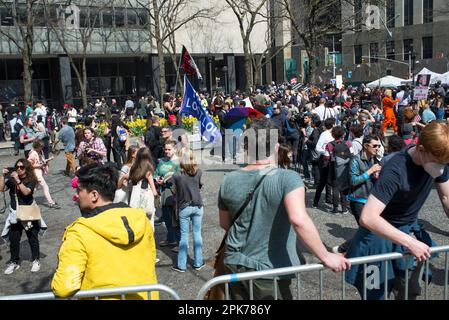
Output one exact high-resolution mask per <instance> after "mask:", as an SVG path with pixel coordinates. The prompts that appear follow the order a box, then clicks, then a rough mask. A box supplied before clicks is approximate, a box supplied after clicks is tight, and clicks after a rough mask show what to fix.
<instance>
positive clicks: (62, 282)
mask: <svg viewBox="0 0 449 320" xmlns="http://www.w3.org/2000/svg"><path fill="white" fill-rule="evenodd" d="M86 263H87V252H86V249H85V247H84V245H83V243H82V241H81V239H80V237H79V234H78V233H77V232H74V231H73V230H71V226H70V227H68V228H67V231H66V232H65V234H64V238H63V242H62V245H61V248H60V249H59V254H58V267H57V268H56V272H55V274H54V276H53V280H52V282H51V289H52V291H53V293H54V294H55V295H56V296H58V297H61V298H66V297H70V296H72V295H74V294H75V293H76V292H77V291H78V290H80V289H81V283H82V281H83V277H84V271H85V268H86Z"/></svg>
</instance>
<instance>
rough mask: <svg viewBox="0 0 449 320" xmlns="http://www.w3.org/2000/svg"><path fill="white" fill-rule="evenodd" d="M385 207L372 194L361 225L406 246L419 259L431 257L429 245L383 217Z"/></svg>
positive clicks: (366, 205)
mask: <svg viewBox="0 0 449 320" xmlns="http://www.w3.org/2000/svg"><path fill="white" fill-rule="evenodd" d="M385 207H386V205H385V204H384V203H383V202H382V201H380V200H379V199H377V198H376V197H375V196H373V195H370V196H369V198H368V202H367V203H366V204H365V206H364V207H363V210H362V214H361V216H360V221H359V222H360V225H361V226H363V227H365V228H367V229H369V230H371V231H372V232H374V233H376V234H377V235H379V236H381V237H383V238H385V239H388V240H390V241H392V242H394V243H396V244H400V245H402V246H404V247H406V248H407V249H408V250H409V251H410V253H411V254H412V255H413V256H414V257H415V258H416V259H418V261H422V260H426V259H427V258H430V248H429V246H428V245H426V244H425V243H423V242H421V241H418V240H416V239H415V238H412V237H411V236H409V235H408V234H406V233H404V232H402V231H400V230H399V229H397V228H395V227H394V226H393V225H391V224H390V223H389V222H388V221H387V220H385V219H384V218H383V217H381V214H382V212H383V211H384V209H385Z"/></svg>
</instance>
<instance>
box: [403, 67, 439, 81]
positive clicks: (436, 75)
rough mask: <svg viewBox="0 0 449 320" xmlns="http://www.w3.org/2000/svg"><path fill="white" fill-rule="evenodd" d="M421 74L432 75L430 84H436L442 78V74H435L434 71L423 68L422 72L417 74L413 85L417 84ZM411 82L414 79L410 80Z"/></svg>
mask: <svg viewBox="0 0 449 320" xmlns="http://www.w3.org/2000/svg"><path fill="white" fill-rule="evenodd" d="M420 74H430V75H431V77H430V84H435V83H436V82H437V81H438V79H439V78H440V77H441V76H442V74H441V73H436V72H433V71H432V70H429V69H427V68H423V69H422V70H421V71H420V72H418V73H417V74H416V76H415V78H414V81H413V83H415V82H416V81H417V79H418V76H419V75H420ZM409 80H410V81H411V80H412V79H409Z"/></svg>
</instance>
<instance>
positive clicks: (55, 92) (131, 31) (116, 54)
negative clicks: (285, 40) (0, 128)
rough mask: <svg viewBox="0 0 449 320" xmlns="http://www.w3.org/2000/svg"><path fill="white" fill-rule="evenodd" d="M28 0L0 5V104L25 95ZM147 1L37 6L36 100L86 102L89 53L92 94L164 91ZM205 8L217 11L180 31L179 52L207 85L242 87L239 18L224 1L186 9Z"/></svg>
mask: <svg viewBox="0 0 449 320" xmlns="http://www.w3.org/2000/svg"><path fill="white" fill-rule="evenodd" d="M27 2H28V0H20V1H19V0H12V1H11V2H10V3H8V2H7V3H5V4H3V3H2V5H0V103H9V102H11V101H12V100H13V99H17V100H20V99H21V97H23V92H24V90H23V81H22V78H23V62H22V60H23V41H22V40H23V34H24V33H23V31H24V30H26V26H27V24H28V23H29V21H30V20H29V19H28V16H30V14H29V13H30V11H27ZM33 2H35V1H33ZM184 2H185V1H184ZM145 3H147V4H148V6H144V5H142V1H126V0H110V1H94V0H79V1H69V2H67V3H66V4H64V3H61V2H52V1H51V0H45V1H43V2H39V4H38V5H35V6H34V7H33V9H32V16H33V17H34V18H33V19H34V20H33V21H32V25H33V29H34V36H33V40H34V41H33V42H34V43H33V54H32V63H33V65H32V69H33V80H32V93H33V100H34V101H37V100H45V101H46V102H47V104H48V105H51V106H54V107H57V108H60V107H61V106H62V105H63V104H64V103H73V104H74V105H78V106H80V105H81V97H80V85H79V81H78V77H77V73H76V71H75V69H74V68H73V65H72V63H73V64H75V65H76V66H77V69H78V70H82V67H83V66H82V65H83V59H85V60H86V69H87V94H88V97H89V99H96V98H100V97H102V96H104V97H107V98H108V97H109V98H111V97H115V98H118V99H119V100H124V99H125V98H126V96H133V97H137V96H141V95H144V94H152V95H155V96H159V95H160V92H159V90H158V77H159V61H158V56H157V50H156V42H155V39H154V37H153V36H152V35H153V34H154V33H153V32H154V23H152V22H153V20H152V17H153V12H151V11H150V10H152V9H151V4H152V3H153V1H149V0H146V2H145ZM185 3H187V2H185ZM194 4H195V5H196V7H194V6H193V5H194ZM204 8H208V10H209V11H210V14H211V15H214V16H213V19H196V20H195V21H194V22H192V23H190V22H189V23H187V24H185V25H184V26H183V27H182V28H180V29H179V30H177V31H176V33H175V37H174V38H173V39H174V40H175V42H176V45H175V46H176V51H177V54H178V55H177V56H176V59H179V55H180V53H181V48H182V45H185V46H186V47H187V48H188V50H189V51H190V53H191V54H192V56H193V57H194V59H195V62H196V63H197V65H198V67H199V69H200V72H201V73H202V75H203V81H202V82H198V83H196V85H197V87H198V88H200V89H201V90H207V91H209V92H210V91H214V90H222V91H227V92H231V91H234V90H236V89H243V88H244V87H245V81H246V80H245V75H244V72H243V70H244V68H243V64H244V57H243V49H242V40H241V36H240V31H239V28H238V22H237V20H236V19H235V17H234V16H233V12H232V10H231V9H230V8H227V7H226V6H224V1H219V0H197V1H195V0H192V1H190V2H188V3H187V5H186V7H185V8H184V11H185V12H186V14H189V10H194V9H195V10H197V9H198V10H199V9H204ZM212 9H214V10H212ZM267 10H268V9H267ZM209 11H208V12H209ZM161 13H162V14H163V15H164V14H165V15H166V14H167V12H164V11H161ZM179 19H182V17H180V18H179ZM165 27H166V28H167V26H165ZM162 28H164V26H162ZM267 29H268V24H267V23H259V24H258V25H257V26H256V27H255V29H254V31H253V35H252V46H253V49H254V52H263V51H264V50H265V49H266V48H267V45H269V43H268V42H267V39H266V34H267ZM14 40H15V41H14ZM164 64H165V67H166V68H165V70H166V71H165V74H166V82H167V88H168V90H175V89H176V88H177V87H176V85H175V83H176V80H177V72H176V69H175V68H174V66H173V63H172V60H171V59H170V56H168V55H167V57H166V59H165V61H164ZM267 68H268V67H265V68H264V71H263V76H264V77H263V81H264V82H268V81H271V78H270V79H269V78H267V76H269V77H271V73H270V72H268V73H267V72H266V71H265V70H266V69H267ZM177 90H178V91H179V88H178V89H177Z"/></svg>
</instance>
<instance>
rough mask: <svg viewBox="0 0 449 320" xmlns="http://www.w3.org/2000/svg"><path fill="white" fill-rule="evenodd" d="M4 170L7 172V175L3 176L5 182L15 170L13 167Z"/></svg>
mask: <svg viewBox="0 0 449 320" xmlns="http://www.w3.org/2000/svg"><path fill="white" fill-rule="evenodd" d="M6 169H7V170H8V173H7V174H6V176H5V180H7V179H9V178H10V177H11V173H12V172H13V171H15V170H16V169H15V168H14V167H7V168H6Z"/></svg>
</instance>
